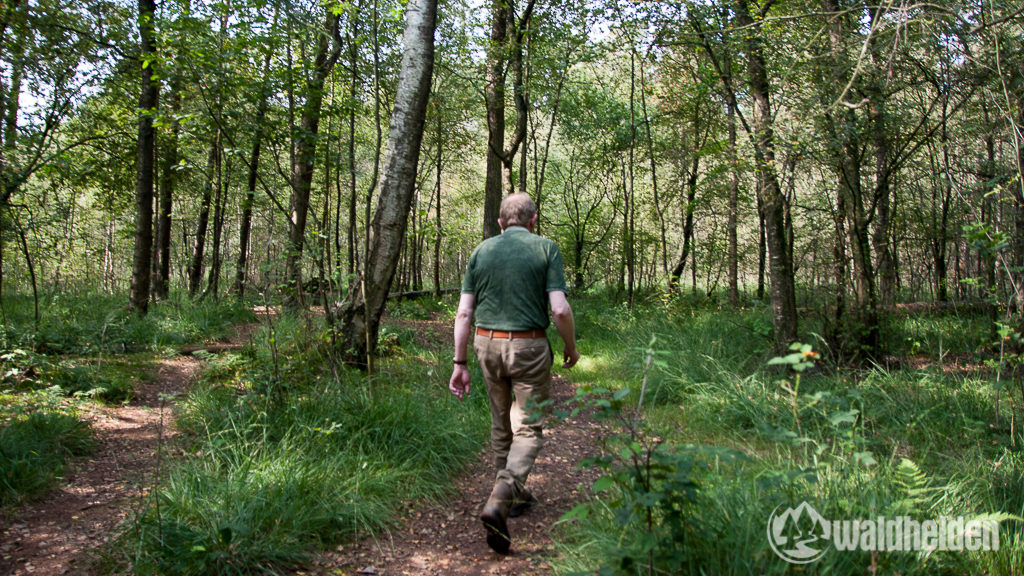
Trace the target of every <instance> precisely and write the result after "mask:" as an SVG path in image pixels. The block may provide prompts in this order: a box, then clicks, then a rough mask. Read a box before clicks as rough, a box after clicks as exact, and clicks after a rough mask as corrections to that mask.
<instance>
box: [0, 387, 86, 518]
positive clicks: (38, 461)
mask: <svg viewBox="0 0 1024 576" xmlns="http://www.w3.org/2000/svg"><path fill="white" fill-rule="evenodd" d="M58 394H59V391H56V390H48V391H39V392H33V393H28V394H23V395H17V396H15V395H10V394H0V505H4V506H7V505H11V504H16V503H19V502H21V501H23V500H25V499H28V498H31V497H33V496H36V495H38V494H41V493H42V492H44V491H45V490H47V489H48V488H51V487H52V486H54V484H55V483H56V482H57V479H58V478H59V477H60V476H61V475H62V474H63V473H64V470H65V467H66V464H67V459H68V457H71V456H81V455H84V454H88V453H89V452H90V451H91V450H92V448H93V446H94V441H93V438H92V433H91V430H90V428H89V425H88V424H87V423H86V422H84V421H82V419H81V418H79V417H78V414H77V412H76V411H75V410H74V408H73V407H71V406H69V405H67V404H66V403H65V402H63V401H62V400H61V399H60V398H59V396H58Z"/></svg>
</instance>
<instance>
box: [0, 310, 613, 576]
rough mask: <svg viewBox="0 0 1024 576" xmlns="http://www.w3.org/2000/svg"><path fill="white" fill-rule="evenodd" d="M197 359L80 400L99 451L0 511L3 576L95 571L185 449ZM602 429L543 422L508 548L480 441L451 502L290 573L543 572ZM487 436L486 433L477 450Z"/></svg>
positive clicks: (430, 506) (170, 363) (157, 366)
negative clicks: (182, 419)
mask: <svg viewBox="0 0 1024 576" xmlns="http://www.w3.org/2000/svg"><path fill="white" fill-rule="evenodd" d="M435 323H436V320H435V321H424V322H423V324H424V325H425V326H423V328H424V329H428V330H431V331H435V329H437V326H433V325H432V324H435ZM428 325H429V326H428ZM256 327H257V325H255V324H253V325H247V326H243V327H240V329H239V331H238V333H237V334H236V336H235V337H233V338H232V339H231V344H239V343H242V342H245V341H246V340H247V339H249V338H250V337H251V333H252V331H253V330H254V329H255V328H256ZM445 332H447V330H445ZM441 341H442V342H443V341H444V339H441ZM201 364H202V361H201V360H200V359H198V358H195V357H193V356H177V357H172V358H163V359H156V360H154V361H153V365H154V367H153V370H152V374H151V376H150V377H149V378H148V379H139V380H137V381H136V384H135V393H134V397H133V399H132V400H131V401H130V402H128V403H125V404H121V405H101V404H93V403H89V404H87V405H86V407H85V408H83V410H84V411H85V414H84V416H85V417H86V418H87V419H88V420H89V421H90V422H91V423H92V427H93V430H94V433H95V434H94V435H95V438H96V440H97V446H96V449H95V451H94V452H93V453H92V454H91V455H90V456H88V457H85V458H79V459H76V460H74V461H73V462H71V464H70V465H69V471H68V473H67V475H66V477H65V479H64V484H63V485H62V486H61V487H60V488H58V489H55V490H53V491H51V492H50V493H48V494H46V495H44V496H43V497H41V498H39V499H36V500H34V501H32V502H29V503H27V504H25V505H23V506H22V507H21V508H19V509H17V510H16V511H15V512H14V513H13V514H11V515H9V516H7V517H3V518H0V576H4V575H10V576H22V575H28V574H32V575H40V574H42V575H77V576H89V575H92V574H95V573H96V571H95V570H96V569H95V563H94V562H92V560H94V559H95V558H96V555H95V551H96V550H97V549H98V548H99V547H100V546H102V545H103V544H104V543H105V542H107V541H109V540H110V539H111V538H114V537H116V535H117V534H118V532H119V531H120V530H122V529H123V527H124V523H125V522H126V521H130V518H131V517H132V515H133V514H135V513H137V512H138V511H140V510H141V509H142V507H143V505H144V502H145V499H146V496H147V492H148V489H149V487H150V486H152V485H153V480H154V478H155V477H156V475H158V474H159V470H158V467H159V465H160V462H161V454H160V450H177V451H180V448H179V447H177V446H175V443H173V442H171V443H168V442H166V440H168V439H170V438H173V437H174V435H175V434H176V428H175V426H174V410H173V403H174V399H175V398H176V397H178V396H181V395H184V394H186V393H187V392H188V390H189V387H190V385H191V384H192V382H194V381H195V379H196V377H197V376H198V373H199V371H200V368H201ZM480 389H481V388H480V387H479V386H478V387H477V390H480ZM574 394H575V390H574V387H573V385H572V384H571V383H570V382H568V381H567V380H566V379H565V378H562V377H559V376H556V377H555V378H554V381H553V385H552V397H553V399H554V401H555V405H556V407H563V406H564V405H565V404H566V403H567V402H568V401H569V400H570V399H571V398H572V397H573V395H574ZM603 433H604V432H603V428H602V426H601V425H600V424H599V423H597V422H595V421H594V420H592V419H590V418H589V417H587V416H585V415H581V416H578V417H576V418H570V419H566V420H563V421H557V422H551V423H550V424H549V426H548V428H547V429H546V430H545V438H546V441H545V448H544V450H542V451H541V454H540V457H539V458H538V461H537V464H536V466H535V468H534V471H533V473H532V474H531V476H530V480H529V482H528V488H529V489H530V490H531V491H532V493H533V494H534V496H535V497H536V498H537V499H538V503H537V505H535V506H534V507H533V508H532V509H531V510H530V511H529V512H527V513H526V514H525V515H523V516H521V517H519V518H515V519H510V520H509V530H510V532H511V534H512V550H511V552H510V554H509V555H507V556H502V555H499V554H496V553H494V552H493V551H491V550H490V549H489V548H488V546H487V543H486V541H485V539H484V530H483V527H482V524H481V523H480V521H479V519H478V515H479V513H480V510H481V508H482V506H483V503H484V501H485V500H486V499H487V496H488V494H489V493H490V490H491V485H492V482H493V477H494V472H493V470H492V468H491V465H490V462H489V453H488V451H487V450H482V451H481V453H480V454H479V455H478V457H477V458H476V459H475V460H474V462H473V463H472V465H471V466H470V467H469V469H468V470H467V471H466V472H465V473H464V474H463V475H462V476H460V477H458V478H455V479H453V483H454V486H453V489H452V494H453V495H452V496H451V498H450V499H449V500H447V501H445V502H441V503H436V504H434V503H424V502H408V503H407V508H406V513H405V514H403V515H402V517H401V518H398V519H397V520H396V524H395V526H394V527H393V528H392V529H391V530H390V531H389V532H388V533H386V534H383V535H378V536H377V537H368V538H365V539H363V540H361V541H357V542H352V543H347V544H345V545H341V546H338V547H337V548H336V549H335V550H333V551H327V552H323V553H321V554H320V555H319V556H318V557H317V559H316V561H315V563H314V565H313V566H312V567H309V568H307V569H306V570H300V571H297V572H296V573H295V574H296V575H304V574H309V575H349V574H351V575H356V574H373V575H381V576H391V575H433V574H439V575H440V574H443V575H446V576H475V575H490V574H503V575H527V574H543V573H548V572H550V571H551V566H550V564H549V562H550V560H551V559H552V558H554V557H555V556H556V555H557V552H556V550H555V549H554V544H553V542H552V538H551V531H552V530H553V529H555V525H556V522H557V520H558V519H559V518H560V517H561V516H562V515H563V514H564V513H565V512H567V511H569V510H571V509H572V507H573V506H574V505H575V504H576V503H578V502H579V501H580V500H582V499H583V497H584V495H585V493H586V491H587V489H588V487H589V486H590V485H591V484H592V482H593V480H594V479H595V478H596V476H597V472H596V471H594V470H592V469H584V468H580V467H579V462H580V461H581V460H582V459H583V458H586V457H588V456H593V455H596V453H597V451H598V445H599V439H600V437H601V436H602V435H603ZM485 443H486V439H485V438H481V447H482V448H483V446H484V444H485ZM168 447H170V448H168ZM166 455H167V454H164V456H166Z"/></svg>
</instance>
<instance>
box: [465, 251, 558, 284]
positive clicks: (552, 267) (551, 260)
mask: <svg viewBox="0 0 1024 576" xmlns="http://www.w3.org/2000/svg"><path fill="white" fill-rule="evenodd" d="M467 276H468V274H467ZM546 290H547V291H548V292H556V291H562V292H566V293H568V292H569V289H568V288H566V286H565V270H564V269H563V266H562V253H561V251H559V250H558V245H557V244H555V243H554V242H552V243H551V253H550V255H549V256H548V278H547V286H546ZM462 291H463V292H465V291H466V288H465V284H463V288H462Z"/></svg>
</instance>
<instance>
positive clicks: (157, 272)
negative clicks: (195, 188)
mask: <svg viewBox="0 0 1024 576" xmlns="http://www.w3.org/2000/svg"><path fill="white" fill-rule="evenodd" d="M178 84H179V83H178V80H177V77H175V79H174V80H173V81H172V82H171V94H170V96H171V107H170V113H171V129H170V132H169V133H168V135H167V138H166V140H165V142H166V146H167V149H166V150H164V151H163V154H162V157H163V165H162V166H161V167H160V200H159V212H158V215H157V220H156V246H155V248H154V250H153V255H154V258H155V261H154V263H153V296H154V297H155V298H156V299H159V300H166V299H167V297H168V296H169V295H170V282H171V224H172V223H171V210H172V209H173V201H174V187H175V184H176V183H177V180H178V177H177V170H178V163H179V161H180V160H179V158H178V133H179V131H180V128H181V123H180V122H179V121H178V114H179V112H180V110H181V92H180V89H179V86H178Z"/></svg>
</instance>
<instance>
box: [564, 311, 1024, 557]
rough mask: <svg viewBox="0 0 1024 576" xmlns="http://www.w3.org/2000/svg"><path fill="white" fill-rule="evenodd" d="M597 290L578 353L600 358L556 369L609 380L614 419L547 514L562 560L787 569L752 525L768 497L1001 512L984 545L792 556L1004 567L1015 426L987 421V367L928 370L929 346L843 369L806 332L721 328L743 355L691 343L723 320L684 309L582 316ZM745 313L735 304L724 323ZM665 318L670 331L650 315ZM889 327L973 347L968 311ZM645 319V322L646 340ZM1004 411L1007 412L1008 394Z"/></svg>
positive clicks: (1021, 503)
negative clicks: (564, 510) (650, 388)
mask: <svg viewBox="0 0 1024 576" xmlns="http://www.w3.org/2000/svg"><path fill="white" fill-rule="evenodd" d="M594 304H595V302H592V301H584V302H581V303H580V306H579V307H578V310H577V318H582V319H583V320H582V322H581V325H582V326H584V327H586V330H583V331H582V334H583V336H584V338H583V339H582V340H581V347H583V346H584V344H582V343H584V342H585V343H586V344H585V346H586V348H584V358H585V359H586V360H587V362H589V363H590V364H591V365H593V366H600V367H602V369H601V370H600V371H594V370H590V369H588V367H587V366H584V370H582V371H580V372H578V373H576V372H573V373H570V375H571V376H572V377H573V378H574V379H575V380H577V381H578V382H579V384H578V385H579V386H580V387H581V388H582V389H584V390H588V391H595V390H598V389H600V388H604V389H607V390H609V392H608V394H607V395H606V396H604V397H603V398H600V399H599V400H597V401H595V402H594V403H593V405H594V406H595V407H596V408H595V409H596V410H597V413H598V414H602V413H608V412H613V413H614V412H616V411H617V412H618V413H619V414H620V415H623V417H620V418H618V420H615V421H617V422H618V424H617V425H616V426H615V427H614V428H613V433H612V434H611V436H610V440H609V441H608V442H606V443H605V445H604V447H605V450H604V452H603V454H604V455H603V456H602V457H601V458H598V459H595V460H594V461H593V462H592V464H594V465H598V466H600V467H602V469H603V470H604V471H605V473H604V475H603V476H602V479H601V480H599V481H598V483H596V484H595V485H594V486H593V492H594V498H593V499H592V500H590V501H588V502H584V503H583V504H581V505H580V506H578V507H577V508H576V509H575V510H574V511H573V512H571V513H570V514H569V515H567V517H566V518H565V520H564V521H563V522H562V523H561V524H560V532H559V536H558V538H557V540H558V542H559V551H560V554H561V555H562V556H563V559H562V560H561V561H559V562H558V566H557V570H558V572H559V573H573V574H575V573H580V574H582V573H600V574H641V573H642V574H649V573H656V574H696V573H704V574H736V575H740V574H788V573H793V572H794V570H796V569H797V567H795V566H794V565H792V564H789V563H788V562H786V561H784V560H783V559H781V558H780V557H779V556H777V555H776V553H775V552H773V550H772V549H771V547H770V544H769V540H768V538H767V536H766V525H767V522H768V519H769V517H770V516H771V515H772V513H773V511H774V510H776V508H777V507H780V506H781V507H782V508H785V507H786V506H790V507H795V506H796V505H798V504H800V503H801V502H807V503H809V504H811V505H812V506H813V507H814V508H815V509H816V510H817V511H818V512H820V513H821V514H822V516H824V517H825V518H828V519H836V520H840V519H869V518H876V517H878V516H880V515H881V516H886V517H897V516H902V515H907V516H910V517H912V518H916V519H918V520H923V519H934V518H938V517H940V516H946V517H956V516H963V517H965V518H967V519H983V518H987V519H992V520H995V521H998V522H1000V526H1001V528H1000V540H1001V541H1000V548H999V550H998V551H989V552H966V551H965V552H953V551H949V552H934V553H927V552H921V553H913V552H883V553H878V554H871V553H868V552H859V551H843V552H839V551H836V550H831V551H830V552H828V553H827V554H826V555H825V556H824V557H823V558H822V559H820V560H818V561H816V562H814V563H812V564H808V565H804V566H803V567H801V568H800V571H802V572H807V573H819V574H862V573H864V572H866V571H871V572H876V573H902V574H935V573H949V574H953V573H989V574H1016V573H1017V572H1018V571H1019V566H1020V561H1021V560H1022V554H1021V551H1020V549H1019V546H1020V543H1021V542H1022V541H1024V522H1021V521H1020V520H1019V518H1022V517H1024V515H1022V512H1024V467H1022V465H1024V459H1022V458H1021V457H1020V455H1019V450H1018V449H1017V448H1016V446H1017V445H1019V442H1020V440H1021V438H1020V431H1019V430H1017V431H1016V437H1015V436H1014V434H1013V433H1008V432H1009V431H1008V430H1006V429H999V428H997V427H995V426H994V413H993V410H992V406H993V395H994V392H995V391H994V390H993V388H992V386H991V383H990V381H989V380H988V379H987V378H986V377H985V375H984V374H976V375H972V374H971V373H970V372H959V371H951V370H948V369H943V365H942V356H939V354H938V351H939V348H938V347H934V348H932V347H931V346H928V347H927V348H926V349H927V350H929V353H930V355H929V356H927V358H929V359H930V362H931V363H930V364H928V363H925V364H923V365H921V366H917V367H904V368H889V369H886V368H884V367H881V366H875V367H874V368H872V369H869V370H858V371H844V370H841V369H838V368H836V367H834V366H828V365H823V364H822V363H821V360H820V359H819V358H817V357H816V356H817V355H816V353H815V350H814V349H813V348H812V347H810V346H808V345H806V344H795V345H794V346H793V349H792V351H791V352H790V353H789V354H787V355H783V356H781V357H778V358H774V359H772V358H771V357H770V356H769V351H770V348H771V343H770V342H769V341H767V340H766V339H752V338H749V337H748V338H747V340H748V341H746V342H740V341H737V342H736V344H737V345H739V346H746V348H745V349H746V350H747V354H749V357H753V358H760V359H761V362H762V363H763V367H758V366H751V364H749V363H744V362H742V360H739V359H736V360H734V359H732V358H730V357H729V356H728V355H727V354H726V355H724V356H723V355H719V354H707V355H703V354H701V352H702V351H704V350H707V349H708V347H709V341H713V340H714V339H717V338H720V337H722V334H721V333H720V332H711V331H708V332H703V338H702V337H701V335H702V333H701V330H704V329H706V328H707V327H712V326H714V327H720V325H717V324H715V323H713V322H708V321H706V320H704V319H703V317H702V312H701V311H700V310H698V309H692V308H691V309H689V310H687V309H686V308H685V306H683V305H681V306H680V307H679V308H676V307H675V306H676V305H675V304H670V305H669V307H666V308H661V307H660V306H664V305H660V306H652V307H650V308H644V307H640V309H639V310H635V311H634V312H628V311H620V310H618V309H615V310H613V311H611V312H607V311H604V312H602V313H601V314H600V315H597V314H596V313H595V309H594V308H592V306H593V305H594ZM598 309H599V310H603V309H602V308H598ZM595 316H596V317H598V318H599V319H598V321H596V322H595V320H594V318H595ZM666 317H669V318H670V319H666ZM759 318H761V316H760V314H759V313H758V315H755V314H754V313H751V312H748V313H746V314H745V315H743V314H738V315H737V316H736V317H735V319H734V320H732V321H733V322H735V323H736V324H739V325H750V324H751V323H755V322H756V320H757V319H759ZM673 319H674V321H675V326H676V331H675V332H672V331H670V330H666V329H665V328H664V326H665V325H666V324H669V323H672V322H673ZM684 319H685V320H684ZM894 326H895V327H897V328H902V329H903V330H906V331H905V332H903V333H902V335H907V334H908V333H914V334H915V337H916V336H918V335H923V334H933V335H942V336H941V337H942V342H943V347H942V350H943V351H944V353H945V354H948V355H949V356H950V357H958V358H964V357H967V358H971V357H972V355H973V354H975V353H977V348H976V346H977V343H978V342H979V341H983V338H981V336H982V335H983V334H984V331H983V330H980V329H979V328H980V325H979V324H976V320H975V319H974V318H973V317H972V316H971V315H963V316H956V315H949V314H945V315H936V316H927V315H918V316H915V317H914V318H913V319H912V322H903V323H894ZM599 328H600V330H599ZM691 331H692V332H693V333H692V334H689V332H691ZM958 332H959V333H960V334H959V335H958V334H957V333H958ZM650 334H658V338H657V340H656V341H655V342H654V343H651V341H650ZM895 335H896V336H900V335H901V334H900V333H899V332H897V333H896V334H895ZM588 336H589V337H588ZM928 338H931V336H928ZM727 341H729V342H730V343H731V342H732V340H727ZM751 341H752V342H751ZM935 342H936V343H937V342H938V338H936V340H935ZM680 344H685V345H688V346H691V347H692V348H684V347H678V348H677V347H675V346H679V345H680ZM652 349H654V352H655V353H656V354H655V355H654V356H655V357H656V358H658V359H659V360H660V362H659V363H653V362H652V363H651V364H650V366H649V371H650V374H649V375H648V377H649V379H650V380H651V381H654V382H657V383H658V388H659V395H658V398H659V401H658V402H656V403H654V404H652V405H651V406H650V407H649V408H648V409H647V410H646V412H645V413H644V414H643V415H642V418H641V417H640V416H633V415H632V413H630V412H629V411H628V410H627V407H628V406H630V405H635V403H636V402H635V401H636V398H635V396H636V395H635V394H633V393H631V392H629V387H630V386H632V385H634V383H635V382H637V381H638V380H639V379H640V378H641V377H642V374H643V372H644V369H645V368H644V358H646V357H650V352H651V350H652ZM932 354H933V355H932ZM723 357H724V358H725V360H724V361H722V360H720V358H723ZM922 357H924V356H923V355H922ZM609 358H615V359H616V360H615V361H614V362H609V361H608V359H609ZM699 361H703V362H704V363H705V365H699ZM581 364H582V362H581ZM951 364H952V362H951ZM618 365H624V366H625V369H622V370H619V369H618V367H617V366H618ZM777 366H781V367H787V371H786V372H785V373H780V372H779V371H778V368H777ZM796 368H799V371H798V370H796ZM630 371H631V372H632V373H629V372H630ZM608 372H611V374H608ZM709 373H710V374H709ZM697 375H699V376H697ZM591 382H593V383H594V384H591ZM1004 404H1005V403H1004ZM646 406H647V403H646V402H645V407H646ZM1001 410H1002V413H1003V417H1004V418H1007V419H1008V418H1009V409H1008V408H1007V407H1006V406H1002V407H1001ZM708 445H714V446H716V448H707V446H708ZM697 447H701V448H697ZM710 454H713V455H714V456H709V455H710ZM723 454H734V455H735V456H734V457H731V456H724V455H723ZM670 487H671V488H670ZM668 491H671V492H672V494H665V492H668ZM666 502H672V505H671V509H667V508H666V507H665V503H666ZM680 526H681V528H678V529H677V527H680ZM652 566H653V567H654V569H653V572H652V570H651V567H652ZM584 571H585V572H584Z"/></svg>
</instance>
